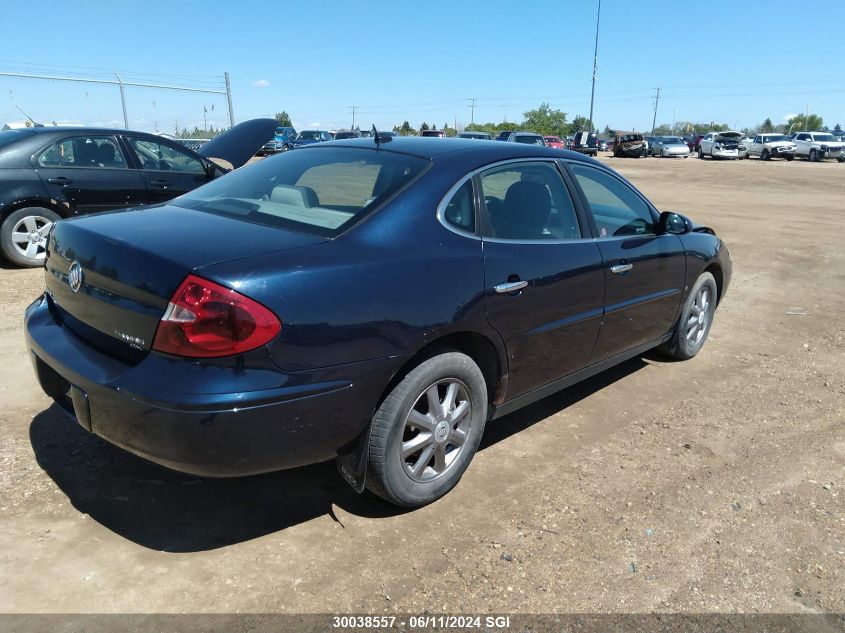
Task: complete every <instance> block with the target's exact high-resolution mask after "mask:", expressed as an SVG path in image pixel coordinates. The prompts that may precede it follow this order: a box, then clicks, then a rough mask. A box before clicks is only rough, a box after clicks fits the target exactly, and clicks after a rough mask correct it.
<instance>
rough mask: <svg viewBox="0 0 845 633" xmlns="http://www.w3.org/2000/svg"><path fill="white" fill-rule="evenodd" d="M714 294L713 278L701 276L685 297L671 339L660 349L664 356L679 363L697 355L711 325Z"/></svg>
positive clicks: (715, 296)
mask: <svg viewBox="0 0 845 633" xmlns="http://www.w3.org/2000/svg"><path fill="white" fill-rule="evenodd" d="M717 292H718V291H717V288H716V280H715V279H714V277H713V275H711V274H710V273H706V272H705V273H701V275H700V276H699V277H698V279H697V280H696V282H695V284H694V285H693V287H692V290H691V291H690V293H689V296H688V297H687V302H686V304H685V305H684V310H683V312H681V318H680V319H678V323H677V324H676V325H675V331H674V332H673V334H672V338H670V339H669V340H668V341H666V342H665V343H664V344H663V345H661V346H660V348H659V349H660V351H661V352H662V353H663V354H665V355H666V356H670V357H671V358H676V359H678V360H688V359H690V358H692V357H693V356H695V355H696V354H698V352H699V351H700V350H701V348H702V347H704V342H705V341H706V340H707V335H708V334H709V333H710V326H711V325H712V324H713V315H714V314H715V312H716V302H717V301H718V294H717Z"/></svg>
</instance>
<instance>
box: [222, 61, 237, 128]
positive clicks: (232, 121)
mask: <svg viewBox="0 0 845 633" xmlns="http://www.w3.org/2000/svg"><path fill="white" fill-rule="evenodd" d="M223 78H224V79H225V80H226V103H227V104H228V106H229V127H235V112H234V110H232V83H231V82H230V81H229V73H228V71H227V72H224V73H223Z"/></svg>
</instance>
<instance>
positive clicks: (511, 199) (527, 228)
mask: <svg viewBox="0 0 845 633" xmlns="http://www.w3.org/2000/svg"><path fill="white" fill-rule="evenodd" d="M551 210H552V198H551V196H550V195H549V190H548V188H547V187H546V185H544V184H542V183H539V182H532V181H525V180H523V181H520V182H515V183H513V184H512V185H511V186H510V187H508V190H507V192H506V193H505V201H504V208H503V209H502V211H503V216H504V220H505V221H506V222H507V226H508V230H507V233H508V234H507V235H503V236H501V237H507V238H510V239H525V240H541V239H545V238H547V236H546V235H544V231H545V229H546V225H547V224H548V222H549V214H550V213H551Z"/></svg>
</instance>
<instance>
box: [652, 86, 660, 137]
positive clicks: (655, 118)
mask: <svg viewBox="0 0 845 633" xmlns="http://www.w3.org/2000/svg"><path fill="white" fill-rule="evenodd" d="M655 90H657V94H656V95H655V96H654V118H653V119H652V120H651V135H652V136H654V128H655V126H656V125H657V104H658V103H660V88H655Z"/></svg>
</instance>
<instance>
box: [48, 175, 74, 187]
mask: <svg viewBox="0 0 845 633" xmlns="http://www.w3.org/2000/svg"><path fill="white" fill-rule="evenodd" d="M47 182H49V183H50V184H51V185H69V184H70V183H72V182H73V181H72V180H71V179H70V178H65V177H64V176H56V177H55V178H48V179H47Z"/></svg>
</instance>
